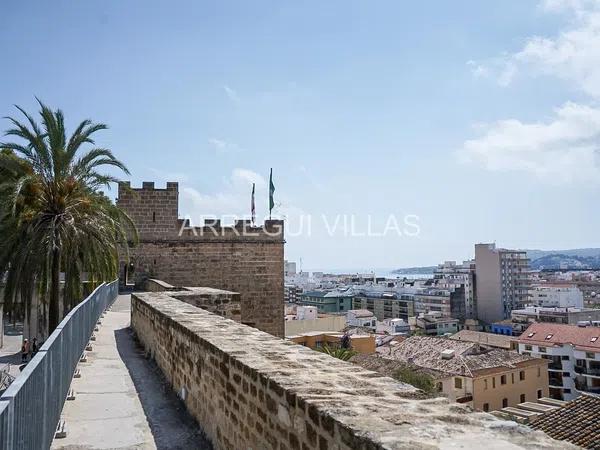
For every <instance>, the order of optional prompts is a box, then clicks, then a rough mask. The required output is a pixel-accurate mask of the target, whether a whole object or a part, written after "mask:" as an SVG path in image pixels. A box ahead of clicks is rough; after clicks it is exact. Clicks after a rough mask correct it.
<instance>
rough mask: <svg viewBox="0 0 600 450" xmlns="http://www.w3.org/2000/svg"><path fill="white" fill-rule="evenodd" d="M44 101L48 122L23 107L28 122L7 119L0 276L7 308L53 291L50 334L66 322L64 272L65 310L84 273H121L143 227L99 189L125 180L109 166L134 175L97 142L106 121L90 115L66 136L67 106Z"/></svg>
mask: <svg viewBox="0 0 600 450" xmlns="http://www.w3.org/2000/svg"><path fill="white" fill-rule="evenodd" d="M38 103H39V105H40V111H39V114H40V117H41V123H37V122H36V121H35V120H34V119H33V117H31V116H30V115H29V114H28V113H27V112H26V111H25V110H24V109H22V108H20V107H18V106H17V109H18V110H19V111H20V112H21V113H22V114H23V116H24V118H25V120H24V121H23V122H20V121H18V120H17V119H14V118H12V117H7V119H8V120H9V121H10V122H11V125H12V128H10V129H9V130H7V131H6V133H5V135H6V136H11V137H12V138H17V139H16V141H17V142H5V143H2V144H0V147H2V148H3V151H2V152H1V153H0V236H2V240H1V242H0V274H4V275H5V283H6V284H5V289H4V297H5V302H6V303H7V304H8V305H11V304H13V303H14V302H15V300H16V299H20V301H21V302H23V304H29V303H30V302H31V298H32V295H33V294H34V292H35V291H36V290H37V292H38V293H39V294H40V295H41V296H42V297H43V298H46V296H47V299H48V328H49V333H51V332H52V331H53V330H54V329H55V328H56V326H57V325H58V323H59V322H60V320H61V317H60V313H59V311H60V305H59V302H60V281H61V280H60V274H61V272H64V283H65V284H64V294H63V301H64V312H65V314H66V313H67V312H68V311H69V310H70V309H71V308H72V307H73V306H74V305H75V304H76V302H78V301H79V300H80V298H81V295H82V292H83V284H82V276H83V274H84V273H86V274H87V279H88V281H89V282H91V283H92V285H95V284H99V283H101V282H103V281H109V280H114V279H115V278H116V277H117V274H118V265H119V263H118V261H119V257H118V255H119V251H124V252H127V245H124V244H125V243H126V242H127V237H128V236H133V238H134V240H136V239H137V232H136V231H135V227H134V225H133V222H132V221H131V219H130V218H129V217H128V216H127V215H126V214H125V213H124V212H123V211H121V210H120V209H119V208H118V207H116V206H115V205H114V204H113V203H112V202H111V201H110V200H109V199H108V197H106V196H105V195H104V194H103V192H102V191H100V189H102V188H110V183H113V182H117V181H118V180H117V179H116V178H115V177H114V176H112V175H109V174H106V173H103V172H101V170H102V169H103V168H106V167H110V166H112V167H114V168H116V169H118V170H120V171H123V172H125V173H126V174H128V173H129V172H128V170H127V168H126V167H125V166H124V165H123V163H122V162H120V161H119V160H118V159H116V158H115V156H114V155H113V153H112V152H111V151H110V150H109V149H106V148H97V147H95V143H94V140H93V139H92V135H94V134H95V133H96V132H98V131H100V130H104V129H106V128H107V127H106V125H104V124H95V123H92V122H91V121H90V120H84V121H83V122H81V123H80V124H79V125H78V126H77V128H76V129H75V131H74V132H73V134H72V135H71V136H70V137H69V138H67V133H66V130H65V123H64V116H63V113H62V111H60V110H56V111H52V110H51V109H50V108H48V107H47V106H46V105H44V104H43V103H42V102H40V101H39V100H38ZM84 146H87V147H88V149H87V150H84V149H83V147H84ZM125 259H128V255H127V253H126V256H125Z"/></svg>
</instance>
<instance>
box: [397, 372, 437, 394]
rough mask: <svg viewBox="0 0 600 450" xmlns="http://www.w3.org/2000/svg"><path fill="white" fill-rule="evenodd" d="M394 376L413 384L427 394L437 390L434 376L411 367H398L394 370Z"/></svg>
mask: <svg viewBox="0 0 600 450" xmlns="http://www.w3.org/2000/svg"><path fill="white" fill-rule="evenodd" d="M393 378H395V379H396V380H398V381H402V382H403V383H407V384H411V385H413V386H414V387H416V388H418V389H421V390H422V391H424V392H426V393H427V394H434V393H435V392H437V387H436V383H435V380H434V379H433V377H431V376H430V375H427V374H425V373H419V372H418V371H416V370H414V369H412V368H410V367H404V368H402V369H398V370H397V371H396V372H394V374H393Z"/></svg>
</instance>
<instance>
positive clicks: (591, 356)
mask: <svg viewBox="0 0 600 450" xmlns="http://www.w3.org/2000/svg"><path fill="white" fill-rule="evenodd" d="M594 356H595V355H594V354H593V353H592V352H586V354H585V357H586V358H588V359H594Z"/></svg>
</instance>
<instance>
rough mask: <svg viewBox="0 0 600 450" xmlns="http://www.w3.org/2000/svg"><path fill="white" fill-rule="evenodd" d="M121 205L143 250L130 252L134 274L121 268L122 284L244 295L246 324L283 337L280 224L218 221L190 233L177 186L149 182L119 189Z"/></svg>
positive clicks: (243, 311) (135, 248)
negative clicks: (154, 283)
mask: <svg viewBox="0 0 600 450" xmlns="http://www.w3.org/2000/svg"><path fill="white" fill-rule="evenodd" d="M117 205H118V206H119V207H120V208H122V209H123V210H124V211H125V212H126V213H127V214H128V215H129V216H130V217H131V218H132V219H133V221H134V223H135V224H136V226H137V228H138V232H139V244H138V245H137V246H136V247H133V248H131V249H130V255H131V262H132V265H133V270H131V269H130V268H128V267H127V266H126V265H125V263H124V262H122V264H121V281H122V283H126V282H127V283H135V284H136V285H137V286H141V285H143V283H144V282H145V280H147V279H148V278H156V279H159V280H162V281H165V282H167V283H170V284H172V285H175V286H179V287H181V286H206V287H213V288H217V289H225V290H230V291H235V292H239V293H240V295H241V305H242V311H241V316H242V323H245V324H248V325H250V326H253V327H256V328H258V329H260V330H263V331H266V332H268V333H271V334H273V335H275V336H283V335H284V319H283V276H284V275H283V246H284V242H285V241H284V229H283V228H284V226H283V221H281V220H268V221H266V222H265V224H264V226H262V227H252V226H251V225H250V223H249V221H243V220H240V221H237V222H236V224H235V226H233V227H224V226H221V224H220V222H219V221H218V220H211V221H206V222H205V225H204V226H203V227H190V226H189V224H188V223H186V222H185V221H184V220H183V219H180V218H179V189H178V183H171V182H169V183H167V187H166V189H157V188H155V187H154V183H151V182H144V183H143V184H142V187H141V188H131V186H130V183H129V182H122V183H119V194H118V199H117Z"/></svg>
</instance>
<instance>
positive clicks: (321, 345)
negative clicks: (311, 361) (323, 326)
mask: <svg viewBox="0 0 600 450" xmlns="http://www.w3.org/2000/svg"><path fill="white" fill-rule="evenodd" d="M315 347H317V348H321V347H323V341H316V342H315Z"/></svg>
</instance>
